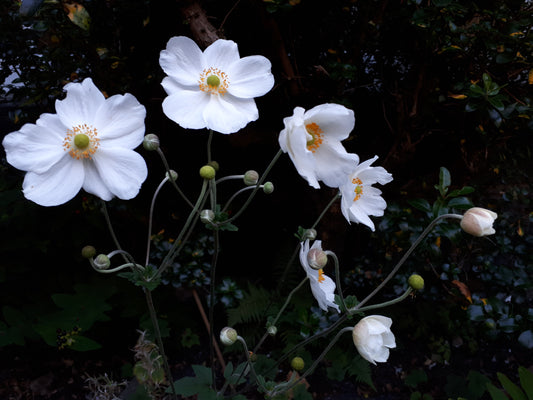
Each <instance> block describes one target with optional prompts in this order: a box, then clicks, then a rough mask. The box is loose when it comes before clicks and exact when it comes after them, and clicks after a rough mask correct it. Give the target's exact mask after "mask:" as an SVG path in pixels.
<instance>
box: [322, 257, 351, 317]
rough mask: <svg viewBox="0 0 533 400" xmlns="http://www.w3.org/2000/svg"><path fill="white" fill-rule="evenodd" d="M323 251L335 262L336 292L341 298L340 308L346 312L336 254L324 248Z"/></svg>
mask: <svg viewBox="0 0 533 400" xmlns="http://www.w3.org/2000/svg"><path fill="white" fill-rule="evenodd" d="M324 253H326V255H328V256H331V257H332V258H333V261H334V262H335V280H336V281H337V293H338V294H339V297H340V298H341V305H342V309H343V310H346V312H348V307H346V303H345V301H344V295H343V294H342V289H341V273H340V268H339V259H338V258H337V255H336V254H335V253H334V252H332V251H329V250H326V251H325V252H324Z"/></svg>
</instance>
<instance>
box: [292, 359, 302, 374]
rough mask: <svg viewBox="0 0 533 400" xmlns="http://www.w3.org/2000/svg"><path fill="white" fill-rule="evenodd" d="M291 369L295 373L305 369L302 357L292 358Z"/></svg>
mask: <svg viewBox="0 0 533 400" xmlns="http://www.w3.org/2000/svg"><path fill="white" fill-rule="evenodd" d="M291 367H292V368H293V369H294V370H296V371H301V370H302V369H304V367H305V361H304V359H303V358H302V357H294V358H293V359H292V360H291Z"/></svg>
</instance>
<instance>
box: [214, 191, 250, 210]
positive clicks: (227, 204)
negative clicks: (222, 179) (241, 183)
mask: <svg viewBox="0 0 533 400" xmlns="http://www.w3.org/2000/svg"><path fill="white" fill-rule="evenodd" d="M253 188H254V187H253V186H247V187H244V188H242V189H239V190H237V191H236V192H235V193H233V196H231V197H230V198H229V200H228V201H227V202H226V204H225V205H224V208H222V212H225V211H226V210H227V209H228V207H229V205H230V204H231V202H232V201H233V200H234V199H235V198H236V197H237V196H238V195H239V194H241V193H243V192H246V191H247V190H252V189H253Z"/></svg>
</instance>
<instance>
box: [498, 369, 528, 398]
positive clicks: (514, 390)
mask: <svg viewBox="0 0 533 400" xmlns="http://www.w3.org/2000/svg"><path fill="white" fill-rule="evenodd" d="M496 376H497V377H498V380H499V381H500V383H501V384H502V386H503V388H504V389H505V390H506V391H507V393H509V395H510V396H511V398H512V399H513V400H527V398H526V395H525V394H524V392H522V391H521V390H520V388H519V387H518V386H517V385H515V384H514V383H513V382H511V380H510V379H509V378H508V377H507V376H506V375H505V374H502V373H501V372H497V373H496Z"/></svg>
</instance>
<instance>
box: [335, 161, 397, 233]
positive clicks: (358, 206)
mask: <svg viewBox="0 0 533 400" xmlns="http://www.w3.org/2000/svg"><path fill="white" fill-rule="evenodd" d="M377 159H378V157H377V156H376V157H374V158H371V159H370V160H366V161H365V162H362V163H361V164H359V165H358V166H357V167H356V168H355V169H354V170H353V172H351V174H349V175H348V179H346V178H345V182H344V184H343V185H342V186H341V187H340V191H341V195H342V199H341V211H342V215H344V217H345V218H346V219H347V220H348V222H350V221H353V222H357V223H362V224H365V225H366V226H368V227H369V228H370V229H372V230H374V229H375V228H374V223H373V222H372V220H371V219H370V218H369V215H373V216H376V217H380V216H382V215H383V212H384V210H385V208H387V203H386V202H385V200H383V198H382V197H381V190H379V189H376V188H374V187H372V185H373V184H375V183H379V184H381V185H384V184H386V183H389V182H390V181H392V175H391V174H389V173H388V172H387V171H386V170H385V169H384V168H383V167H371V166H370V165H371V164H372V163H373V162H374V161H376V160H377Z"/></svg>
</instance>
